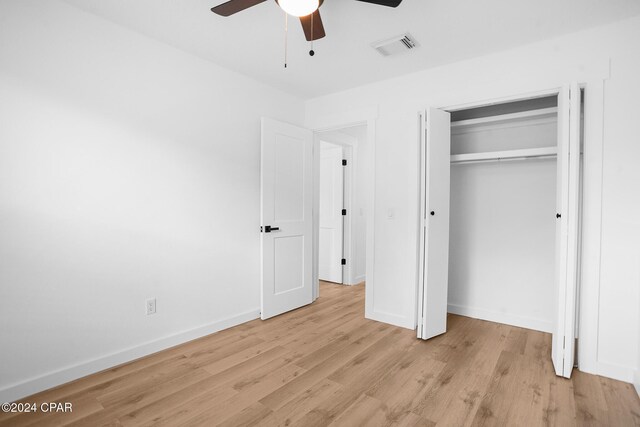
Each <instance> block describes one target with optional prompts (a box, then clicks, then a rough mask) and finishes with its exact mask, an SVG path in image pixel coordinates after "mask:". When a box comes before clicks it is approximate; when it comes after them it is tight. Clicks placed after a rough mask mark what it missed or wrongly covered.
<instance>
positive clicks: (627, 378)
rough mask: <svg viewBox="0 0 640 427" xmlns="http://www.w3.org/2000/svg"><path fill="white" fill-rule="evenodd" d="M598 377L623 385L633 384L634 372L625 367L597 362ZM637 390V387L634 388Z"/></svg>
mask: <svg viewBox="0 0 640 427" xmlns="http://www.w3.org/2000/svg"><path fill="white" fill-rule="evenodd" d="M598 375H600V376H602V377H607V378H612V379H614V380H618V381H624V382H625V383H633V380H634V378H633V377H634V370H633V369H631V368H629V367H627V366H620V365H615V364H613V363H607V362H601V361H598ZM636 389H637V386H636Z"/></svg>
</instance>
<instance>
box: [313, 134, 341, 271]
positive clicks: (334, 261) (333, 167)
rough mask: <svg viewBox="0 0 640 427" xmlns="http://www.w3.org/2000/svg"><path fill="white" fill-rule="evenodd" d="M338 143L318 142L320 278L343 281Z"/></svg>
mask: <svg viewBox="0 0 640 427" xmlns="http://www.w3.org/2000/svg"><path fill="white" fill-rule="evenodd" d="M342 160H343V150H342V147H340V146H338V145H335V144H330V143H327V142H321V144H320V218H319V219H320V232H319V240H320V252H319V257H318V258H319V267H318V274H319V278H320V280H326V281H329V282H335V283H343V277H342V258H343V249H344V234H343V228H344V216H343V215H342V209H343V207H344V197H343V195H344V166H343V165H342Z"/></svg>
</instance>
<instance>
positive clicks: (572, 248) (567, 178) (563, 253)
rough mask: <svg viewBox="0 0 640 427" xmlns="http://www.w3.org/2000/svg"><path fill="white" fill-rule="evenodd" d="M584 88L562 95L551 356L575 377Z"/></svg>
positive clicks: (562, 370)
mask: <svg viewBox="0 0 640 427" xmlns="http://www.w3.org/2000/svg"><path fill="white" fill-rule="evenodd" d="M581 96H582V94H581V91H580V87H579V86H578V84H577V83H574V84H572V85H571V86H567V87H565V88H563V89H562V91H561V92H560V94H559V95H558V181H557V194H556V199H557V215H556V285H557V286H556V289H557V292H558V294H557V298H556V301H555V312H556V316H555V318H556V322H555V328H554V332H553V337H552V344H551V358H552V360H553V366H554V369H555V372H556V375H558V376H563V377H566V378H570V377H571V371H572V369H573V362H574V351H575V349H574V344H575V325H576V323H575V317H576V297H577V286H578V262H579V248H578V240H579V223H580V220H579V218H580V164H581V159H580V139H581V122H580V121H581V119H580V115H581Z"/></svg>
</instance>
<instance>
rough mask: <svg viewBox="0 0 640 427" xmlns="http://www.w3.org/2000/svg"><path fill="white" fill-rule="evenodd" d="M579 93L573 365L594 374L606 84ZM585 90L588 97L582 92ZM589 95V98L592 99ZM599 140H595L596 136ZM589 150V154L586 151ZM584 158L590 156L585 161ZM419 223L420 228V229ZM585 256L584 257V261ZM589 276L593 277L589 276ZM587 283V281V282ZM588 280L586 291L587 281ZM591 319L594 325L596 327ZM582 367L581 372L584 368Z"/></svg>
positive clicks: (452, 107)
mask: <svg viewBox="0 0 640 427" xmlns="http://www.w3.org/2000/svg"><path fill="white" fill-rule="evenodd" d="M578 86H579V89H581V90H583V102H584V105H583V110H582V111H583V114H584V117H585V119H584V126H583V129H582V136H581V137H582V138H583V140H584V144H583V151H582V152H581V154H582V167H581V168H580V175H581V177H580V188H581V191H580V197H581V199H582V204H581V205H582V208H581V211H580V215H579V219H578V221H579V223H580V225H581V226H580V227H579V230H578V239H579V242H580V243H579V246H578V260H579V261H578V270H577V274H578V278H579V280H578V283H577V285H576V297H575V298H576V300H575V303H576V306H575V311H576V313H575V338H576V340H577V339H578V337H580V339H581V342H580V345H579V346H577V351H576V353H577V358H576V359H577V364H576V366H577V367H578V369H580V370H582V371H584V372H591V373H596V372H597V370H598V369H597V333H598V331H597V329H598V311H597V307H598V292H594V288H595V289H596V290H599V287H600V283H599V282H600V281H599V279H600V253H601V227H602V221H601V209H598V208H597V206H600V207H601V206H602V192H601V188H602V160H603V152H602V150H603V141H602V134H601V130H602V127H603V120H602V117H603V110H604V106H603V92H604V81H603V80H595V81H582V82H581V83H579V85H578ZM587 87H588V88H589V90H588V91H587V90H586V88H587ZM562 90H563V86H558V87H552V88H545V89H540V90H534V91H531V92H525V93H520V94H514V95H508V96H503V97H496V98H490V99H483V100H473V101H468V102H464V103H458V104H445V105H442V106H439V107H436V108H438V109H441V110H444V111H447V112H454V111H459V110H465V109H470V108H476V107H484V106H489V105H493V104H500V103H505V102H512V101H521V100H528V99H534V98H541V97H545V96H553V95H556V96H559V95H560V94H561V92H562ZM591 94H593V95H592V96H593V97H592V98H591V97H590V95H591ZM587 98H589V102H586V99H587ZM423 114H424V109H422V110H420V111H419V112H418V117H419V121H418V132H419V138H418V144H420V145H421V144H422V138H421V132H422V130H421V129H422V122H421V119H420V118H421V116H422V115H423ZM587 117H593V119H592V120H593V123H591V124H587V123H589V122H588V121H587ZM598 130H600V135H598V136H599V138H598V137H596V138H594V139H593V140H590V138H589V137H590V136H591V134H592V133H595V132H597V131H598ZM596 135H597V134H596ZM587 147H588V148H587ZM421 151H422V147H421V146H420V147H419V151H418V152H421ZM587 153H588V156H587ZM425 173H426V171H425V170H423V168H421V169H420V173H419V177H418V179H419V186H418V188H419V195H418V196H419V198H418V200H419V207H418V210H419V211H420V207H421V203H422V200H423V197H424V188H423V187H422V185H421V183H422V182H423V180H424V179H425V176H424V174H425ZM585 182H588V183H590V184H591V183H592V182H593V184H592V185H594V186H595V187H596V188H595V189H594V190H595V191H593V192H590V193H589V194H587V192H586V185H585ZM588 208H591V209H593V210H594V211H596V213H595V214H591V211H587V209H588ZM420 215H421V213H420V212H418V217H419V218H420ZM586 223H589V224H590V226H591V227H594V228H595V230H594V232H593V233H589V235H588V236H585V231H584V230H585V224H586ZM420 224H421V223H420V222H419V226H420ZM423 250H424V249H423V247H422V242H418V248H417V257H418V263H417V266H416V267H417V268H416V270H417V271H416V291H415V295H416V306H415V325H416V328H417V326H418V322H419V320H420V319H419V318H418V317H419V309H420V307H419V304H421V303H422V302H421V301H420V298H419V295H420V291H421V289H420V286H421V279H422V277H421V267H420V266H421V263H420V258H419V257H420V255H421V253H422V251H423ZM585 255H587V256H588V257H587V256H585ZM589 274H591V276H588V275H589ZM587 278H589V279H587ZM587 280H588V283H586V285H587V286H585V281H587ZM594 317H595V321H594ZM583 340H584V341H585V342H584V343H583V342H582V341H583ZM583 366H584V368H583Z"/></svg>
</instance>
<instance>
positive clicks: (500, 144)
mask: <svg viewBox="0 0 640 427" xmlns="http://www.w3.org/2000/svg"><path fill="white" fill-rule="evenodd" d="M557 125H558V123H557V97H555V96H553V97H546V98H539V99H534V100H528V101H518V102H513V103H509V104H502V105H494V106H490V107H480V108H475V109H473V110H464V111H457V112H453V113H452V124H451V154H452V163H451V199H450V200H451V201H450V203H451V213H450V246H449V294H448V311H449V312H450V313H455V314H461V315H465V316H470V317H475V318H480V319H484V320H490V321H495V322H500V323H505V324H509V325H514V326H520V327H526V328H529V329H535V330H540V331H545V332H551V330H552V326H553V322H554V312H553V308H554V304H553V301H554V300H555V298H556V294H555V286H556V284H555V277H554V271H555V270H554V269H555V227H556V222H555V221H556V218H555V214H556V181H557V177H556V156H555V154H554V153H555V151H556V149H557ZM514 150H516V151H514ZM518 156H521V157H518ZM528 156H531V157H528ZM497 157H503V158H502V159H500V160H499V159H498V158H497ZM474 159H475V160H474Z"/></svg>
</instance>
